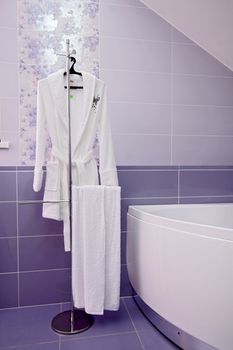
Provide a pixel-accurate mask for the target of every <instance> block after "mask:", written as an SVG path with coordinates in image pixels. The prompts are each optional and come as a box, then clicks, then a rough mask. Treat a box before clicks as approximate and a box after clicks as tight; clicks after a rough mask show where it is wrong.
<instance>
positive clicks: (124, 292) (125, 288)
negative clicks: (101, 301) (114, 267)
mask: <svg viewBox="0 0 233 350" xmlns="http://www.w3.org/2000/svg"><path fill="white" fill-rule="evenodd" d="M132 295H133V290H132V287H131V284H130V282H129V276H128V271H127V266H126V265H122V266H121V297H126V296H132Z"/></svg>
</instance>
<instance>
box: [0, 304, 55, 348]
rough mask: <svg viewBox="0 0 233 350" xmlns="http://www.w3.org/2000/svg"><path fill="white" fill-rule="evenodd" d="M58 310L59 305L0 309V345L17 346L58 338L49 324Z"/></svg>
mask: <svg viewBox="0 0 233 350" xmlns="http://www.w3.org/2000/svg"><path fill="white" fill-rule="evenodd" d="M59 311H60V307H59V305H50V306H41V307H37V308H35V307H32V308H19V309H17V310H15V309H13V310H2V311H0V346H1V347H3V346H17V345H18V346H19V345H24V344H35V343H38V342H40V343H43V342H49V341H56V340H58V335H57V334H56V333H55V332H53V331H52V329H51V326H50V324H51V320H52V318H53V317H54V316H55V315H56V314H58V313H59ZM22 324H23V327H22ZM12 329H14V332H12ZM25 349H26V348H25ZM33 349H34V348H33Z"/></svg>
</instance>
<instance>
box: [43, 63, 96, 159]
mask: <svg viewBox="0 0 233 350" xmlns="http://www.w3.org/2000/svg"><path fill="white" fill-rule="evenodd" d="M63 73H64V70H63V69H60V70H58V71H57V72H55V73H53V74H51V75H50V76H49V77H48V78H47V79H48V84H49V87H50V91H51V95H52V98H53V100H54V105H55V106H56V107H55V108H56V111H57V115H58V118H59V121H60V122H61V123H62V128H63V130H66V132H67V134H68V122H67V108H66V105H67V102H66V101H67V90H66V89H65V88H64V75H63ZM80 73H82V77H83V90H82V91H83V110H82V113H83V118H81V120H83V123H82V126H81V130H80V133H79V138H78V139H77V140H76V144H75V147H74V153H75V151H76V149H77V147H78V145H79V143H80V141H81V139H82V136H83V134H84V131H85V127H86V124H87V121H88V117H89V115H90V110H91V107H92V103H93V98H94V92H95V83H96V77H95V76H94V75H92V74H90V73H88V72H85V71H82V70H81V71H80ZM61 130H62V129H61ZM63 135H64V134H63Z"/></svg>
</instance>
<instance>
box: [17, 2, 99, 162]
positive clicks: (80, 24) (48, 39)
mask: <svg viewBox="0 0 233 350" xmlns="http://www.w3.org/2000/svg"><path fill="white" fill-rule="evenodd" d="M68 38H69V39H70V41H71V45H72V47H74V48H75V49H76V51H77V54H76V59H77V64H78V67H79V69H83V70H86V71H89V72H90V73H92V74H94V75H96V76H97V77H98V76H99V1H93V0H55V1H54V0H18V47H19V52H18V55H19V91H20V105H19V113H20V163H21V164H22V165H33V164H34V160H35V129H36V90H37V81H38V80H39V79H42V78H44V77H46V76H48V75H49V74H50V73H52V72H54V71H56V70H58V69H61V68H63V67H65V59H64V58H63V57H60V56H57V55H56V53H57V52H61V51H65V42H66V39H68ZM49 148H50V142H49V140H48V144H47V151H48V152H49Z"/></svg>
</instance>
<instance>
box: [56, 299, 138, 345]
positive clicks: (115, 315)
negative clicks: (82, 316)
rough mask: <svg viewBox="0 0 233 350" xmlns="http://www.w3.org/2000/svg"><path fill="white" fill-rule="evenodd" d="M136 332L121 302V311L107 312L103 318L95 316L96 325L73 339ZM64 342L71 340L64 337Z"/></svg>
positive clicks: (62, 338)
mask: <svg viewBox="0 0 233 350" xmlns="http://www.w3.org/2000/svg"><path fill="white" fill-rule="evenodd" d="M131 331H134V328H133V325H132V322H131V320H130V318H129V316H128V313H127V310H126V308H125V306H124V305H123V302H122V301H121V306H120V309H119V311H105V313H104V315H103V316H95V323H94V325H93V326H92V327H91V328H90V329H89V330H87V331H86V332H84V333H81V334H77V335H75V336H73V337H72V338H74V337H75V338H83V337H92V336H99V335H107V334H114V333H124V332H131ZM61 340H62V341H67V340H70V337H69V336H62V337H61Z"/></svg>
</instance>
